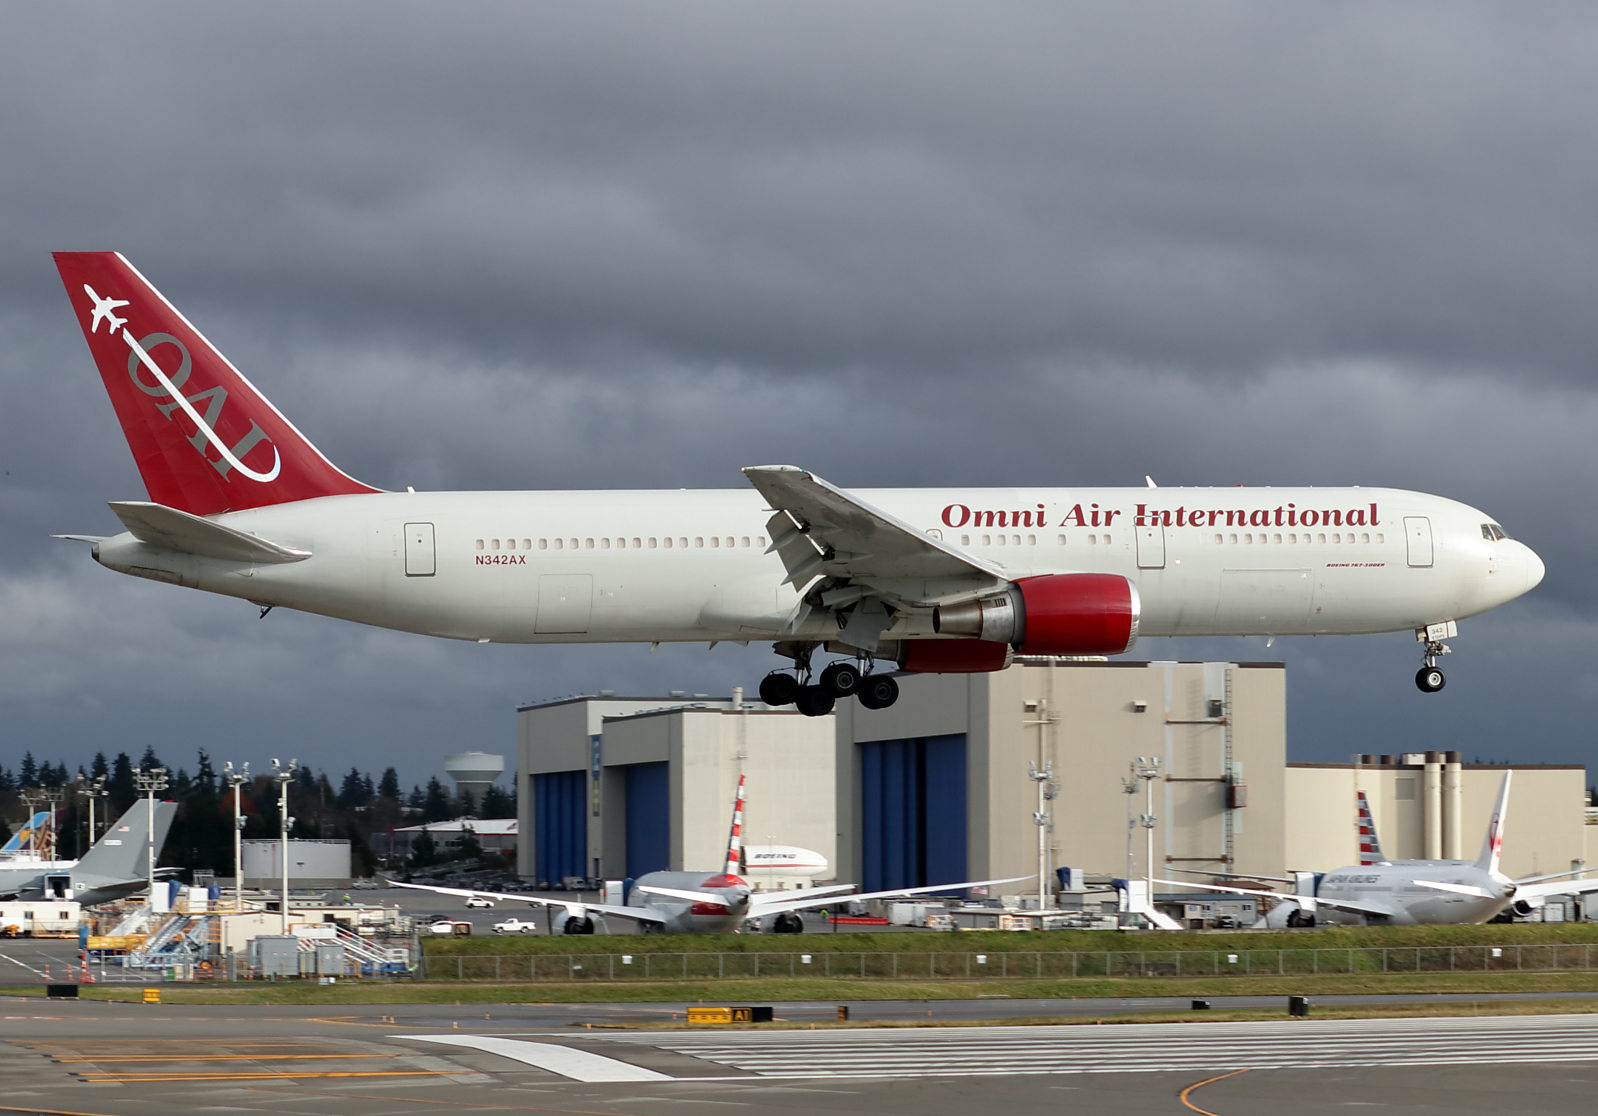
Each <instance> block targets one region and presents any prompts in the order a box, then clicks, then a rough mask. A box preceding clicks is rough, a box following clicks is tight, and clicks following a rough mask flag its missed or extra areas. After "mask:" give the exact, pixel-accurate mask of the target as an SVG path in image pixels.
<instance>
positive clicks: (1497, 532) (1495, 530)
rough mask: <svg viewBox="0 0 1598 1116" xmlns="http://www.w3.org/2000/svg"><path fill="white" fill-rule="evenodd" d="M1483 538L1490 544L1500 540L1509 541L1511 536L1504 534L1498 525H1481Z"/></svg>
mask: <svg viewBox="0 0 1598 1116" xmlns="http://www.w3.org/2000/svg"><path fill="white" fill-rule="evenodd" d="M1481 537H1482V538H1484V539H1486V540H1488V541H1489V542H1497V541H1498V540H1499V539H1507V538H1508V537H1509V536H1508V534H1506V533H1505V532H1504V529H1503V528H1502V527H1500V526H1498V524H1496V523H1483V524H1482V525H1481Z"/></svg>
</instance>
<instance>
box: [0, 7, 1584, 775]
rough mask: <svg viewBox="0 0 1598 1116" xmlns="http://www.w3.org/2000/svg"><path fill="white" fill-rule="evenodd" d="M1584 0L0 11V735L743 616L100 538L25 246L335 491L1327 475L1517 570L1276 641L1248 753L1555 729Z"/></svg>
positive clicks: (178, 740) (575, 674)
mask: <svg viewBox="0 0 1598 1116" xmlns="http://www.w3.org/2000/svg"><path fill="white" fill-rule="evenodd" d="M1594 104H1598V10H1595V9H1594V8H1593V7H1592V6H1591V5H1583V4H1575V3H1545V4H1536V5H1501V4H1478V3H1465V2H1449V3H1403V2H1395V0H1382V2H1379V3H1376V2H1369V3H1360V2H1353V3H1345V4H1336V5H1328V4H1282V3H1278V2H1269V3H1257V4H1255V3H1219V2H1218V3H1209V4H1203V5H1193V4H1188V3H1177V2H1171V3H1161V2H1152V0H1151V2H1147V3H1139V4H1126V3H1124V2H1111V3H1064V4H1061V3H1036V4H1029V3H1002V2H993V3H986V4H981V5H970V4H938V3H931V2H928V0H913V2H904V3H891V2H886V3H875V4H870V5H861V4H858V3H825V2H810V0H807V2H806V3H803V4H798V3H793V4H761V5H749V4H743V3H733V2H727V3H694V2H688V0H679V2H676V3H672V4H669V5H664V4H655V3H633V4H627V3H598V4H543V3H525V2H522V3H507V4H487V3H475V4H474V3H463V4H451V5H406V4H400V3H382V4H376V3H370V4H362V3H345V4H339V5H326V4H295V3H276V4H271V5H249V6H244V5H214V4H202V3H177V4H175V3H143V4H139V5H113V4H75V3H58V4H50V5H8V6H6V7H5V8H4V9H3V10H0V216H3V220H0V338H3V341H4V343H3V344H0V391H3V392H4V397H5V399H6V403H5V405H4V406H3V407H0V473H3V475H0V762H3V763H5V764H6V765H8V766H14V765H15V763H16V761H17V759H18V758H19V757H20V755H21V753H22V751H23V750H24V749H25V748H32V749H33V750H34V751H35V753H36V754H40V755H41V756H50V757H54V758H61V759H65V760H67V761H68V762H69V763H78V762H86V761H87V760H88V758H89V757H90V756H91V755H92V754H93V752H94V751H95V750H96V749H105V750H108V751H115V750H119V749H126V750H128V751H130V752H137V751H139V750H142V749H143V748H144V746H145V745H146V744H152V745H154V746H155V747H156V749H157V751H158V752H159V753H160V754H161V755H162V757H163V758H165V759H167V760H168V761H169V762H177V763H184V764H188V765H192V763H193V756H194V752H195V749H196V748H198V747H205V748H207V749H209V750H210V751H211V753H212V755H213V756H215V757H217V758H218V759H233V760H235V761H238V760H244V759H249V760H251V761H252V763H254V764H255V765H257V766H259V765H261V764H264V763H265V762H266V760H267V758H268V757H270V756H272V755H288V754H293V755H298V756H299V757H300V758H301V759H302V760H308V761H310V762H311V763H313V764H315V765H317V766H320V767H326V768H327V769H329V771H330V773H333V774H335V775H336V774H337V773H338V772H340V771H342V770H347V769H348V768H349V767H350V766H351V765H358V766H360V767H361V768H363V769H367V768H370V769H381V768H382V767H383V766H385V765H387V764H390V763H393V764H396V765H397V766H398V767H399V768H400V773H401V776H402V778H403V779H405V780H406V781H407V782H412V781H420V780H424V779H425V778H426V777H427V775H429V774H431V773H433V772H435V771H439V770H440V768H441V763H440V759H439V757H440V756H441V755H442V754H443V753H444V752H446V751H455V750H460V749H466V748H482V749H485V750H489V751H502V752H506V753H511V752H512V751H513V743H514V740H513V720H514V708H515V706H516V704H517V703H518V702H520V701H524V700H527V699H531V698H541V697H549V696H556V695H561V694H568V693H574V692H584V691H586V692H592V691H595V690H598V689H599V688H601V687H603V688H608V689H616V690H618V691H622V692H663V691H665V690H669V689H682V690H687V691H690V692H722V693H724V692H726V691H727V690H728V689H729V688H730V687H731V686H732V685H734V684H743V685H745V686H748V687H753V685H754V683H755V682H756V681H757V680H758V678H759V677H760V675H761V674H763V673H764V672H765V671H766V670H767V669H769V668H770V667H771V666H773V665H776V660H775V659H774V658H773V657H772V656H771V655H770V654H769V652H768V651H767V650H766V649H764V648H750V649H748V650H742V649H739V648H736V647H718V648H716V649H715V650H713V651H708V652H707V651H706V649H705V648H704V647H703V646H695V647H691V648H690V647H681V648H662V649H661V650H660V651H659V652H657V653H656V654H654V655H650V654H648V653H647V651H646V649H645V648H642V647H626V646H624V647H611V648H604V647H599V648H595V647H585V648H525V647H510V646H493V645H491V646H486V647H479V646H476V645H457V644H453V643H446V642H443V641H429V640H426V639H423V638H421V637H415V636H407V635H399V634H394V633H386V632H378V631H372V630H366V629H362V628H357V627H354V626H352V625H348V624H342V623H339V622H336V621H331V620H324V619H320V618H316V617H308V616H302V615H295V614H285V613H281V612H280V613H274V614H273V615H272V616H271V617H269V618H268V619H267V620H265V621H258V620H257V619H256V618H255V615H254V611H253V610H252V609H251V608H250V607H249V606H248V605H246V604H244V603H242V602H238V601H232V600H226V599H220V598H211V597H206V596H203V595H201V594H198V593H192V592H185V591H182V590H178V589H174V588H172V587H168V586H162V585H156V584H152V583H148V582H141V581H137V580H134V579H131V578H123V577H118V576H115V575H113V574H111V573H109V572H107V571H105V570H102V569H100V568H99V567H97V566H95V565H94V564H93V562H92V561H91V560H90V559H89V557H88V555H87V554H86V553H85V552H84V548H83V547H81V546H79V545H75V544H68V543H61V542H54V541H52V540H50V539H49V538H48V537H47V536H48V535H49V534H50V533H51V532H59V531H80V532H101V533H110V532H111V531H113V530H115V529H116V522H115V520H114V518H113V517H112V516H111V514H110V512H109V511H108V510H107V509H106V507H105V501H106V500H108V499H129V498H132V499H138V498H143V497H144V491H143V488H142V485H141V484H140V482H139V479H138V475H137V473H136V472H135V470H134V468H133V463H132V460H131V457H130V455H129V453H128V451H127V448H126V445H125V443H124V442H123V440H122V437H121V433H120V430H119V429H118V427H117V425H116V423H115V421H114V418H113V415H112V412H111V408H110V406H109V404H108V402H107V400H106V398H105V396H104V393H103V391H102V390H101V388H100V385H99V381H98V377H97V376H96V374H95V372H94V368H93V365H92V363H91V361H90V359H89V355H88V352H87V350H86V348H85V346H84V343H83V339H82V337H81V335H80V334H79V331H78V329H77V327H76V324H75V322H74V320H73V317H72V315H71V312H70V310H69V307H68V305H67V302H66V298H65V296H64V294H63V292H62V289H61V285H60V282H59V280H58V278H57V276H56V274H55V271H54V268H53V266H52V264H51V261H50V257H49V253H50V251H52V250H58V249H116V250H119V251H122V252H124V253H125V254H127V255H128V257H129V258H130V259H131V260H132V261H133V262H134V264H135V265H136V266H137V267H139V268H140V269H141V270H142V271H143V272H144V273H145V274H146V275H147V276H148V277H149V278H150V279H151V280H152V281H153V282H154V283H155V284H156V285H157V286H158V287H160V288H161V289H162V290H163V291H164V293H166V294H167V296H168V297H170V298H171V299H172V300H173V301H174V302H176V303H177V305H178V306H180V307H181V308H182V309H183V310H184V311H185V313H186V314H187V315H188V316H189V317H190V318H191V319H192V320H193V321H194V322H195V323H196V324H197V325H198V326H199V327H200V328H201V329H202V330H204V331H205V332H206V333H207V334H208V335H209V336H210V337H211V339H212V340H213V341H215V342H216V343H217V344H218V345H219V346H220V347H221V348H222V349H223V351H224V352H226V353H228V355H229V356H230V357H231V358H232V359H233V360H234V361H235V363H237V364H238V365H239V366H240V367H241V368H242V369H244V371H245V372H246V374H247V375H249V376H250V377H251V378H252V379H253V380H254V381H255V383H256V384H257V385H258V386H260V387H261V388H262V389H263V390H264V391H265V392H266V393H267V394H268V395H270V396H271V397H272V399H273V400H274V402H276V403H277V405H278V406H279V407H280V408H281V409H282V410H283V411H284V412H285V413H286V414H288V415H289V416H290V417H291V418H292V419H293V420H294V421H295V422H296V423H297V424H298V425H299V426H300V428H301V429H302V430H304V431H305V432H306V433H307V434H308V435H309V436H310V437H311V438H312V439H313V440H314V441H316V442H317V444H318V445H319V446H320V447H321V448H322V449H323V450H324V451H325V452H326V453H327V454H328V455H329V456H331V457H332V458H333V459H334V460H335V461H337V462H338V463H339V464H340V465H341V466H342V467H344V468H345V469H346V470H348V471H349V472H351V473H352V474H354V475H355V476H357V477H360V478H361V479H363V480H366V481H368V482H370V483H373V484H376V485H380V486H383V487H390V488H397V487H403V486H404V485H407V484H410V485H415V486H417V487H419V488H422V487H426V488H538V487H548V488H564V487H576V488H604V487H611V486H623V487H680V486H696V487H697V486H704V487H712V486H723V487H733V486H736V485H738V484H740V483H741V478H740V476H739V474H738V467H739V466H740V465H745V464H751V463H757V462H766V461H792V462H796V463H799V464H803V465H806V466H808V467H810V468H812V469H814V470H816V471H817V472H818V473H820V474H821V475H823V476H825V477H827V478H828V479H830V480H832V481H834V482H836V483H839V484H842V485H845V486H877V485H894V484H925V485H944V484H947V485H969V484H995V485H1008V484H1032V485H1044V484H1048V485H1066V484H1132V485H1135V484H1141V482H1142V478H1143V475H1144V474H1145V473H1151V474H1153V475H1154V477H1155V478H1156V479H1158V480H1159V481H1160V482H1161V483H1162V484H1164V485H1178V484H1192V485H1231V484H1239V483H1244V484H1282V485H1285V484H1370V485H1377V484H1382V485H1393V486H1398V487H1407V488H1416V489H1422V490H1425V491H1429V492H1435V493H1439V494H1442V495H1446V496H1450V497H1454V498H1457V499H1460V500H1463V501H1466V502H1467V503H1471V504H1474V505H1476V506H1479V507H1481V508H1484V509H1486V510H1487V511H1488V512H1489V513H1490V514H1492V515H1494V516H1495V517H1497V518H1498V519H1499V520H1500V521H1501V522H1503V523H1504V524H1505V525H1506V526H1507V527H1508V528H1509V530H1510V531H1511V532H1512V533H1513V534H1514V535H1516V536H1517V537H1519V538H1521V539H1524V540H1525V541H1526V542H1528V543H1529V544H1530V545H1531V546H1532V547H1534V548H1535V549H1536V550H1537V551H1538V552H1539V553H1540V554H1541V555H1542V556H1543V558H1544V559H1545V561H1546V562H1547V565H1548V578H1547V580H1546V581H1545V582H1544V584H1543V586H1542V587H1541V588H1539V589H1538V590H1537V591H1535V592H1534V593H1533V594H1532V595H1531V596H1529V597H1527V598H1524V599H1522V600H1521V601H1519V602H1516V603H1514V604H1511V605H1509V606H1507V607H1505V608H1503V609H1501V610H1499V611H1497V612H1495V613H1492V614H1489V615H1487V616H1485V617H1481V618H1478V619H1473V620H1470V621H1467V622H1465V623H1464V624H1462V626H1461V627H1462V630H1461V635H1460V638H1459V639H1458V640H1457V641H1455V642H1454V647H1455V652H1456V653H1455V654H1454V655H1453V656H1451V658H1450V660H1449V661H1447V663H1446V664H1445V665H1447V666H1448V668H1449V670H1450V676H1451V685H1450V687H1449V689H1448V690H1446V691H1445V692H1444V693H1443V694H1441V695H1437V696H1432V697H1427V696H1424V695H1421V694H1420V693H1418V692H1417V691H1416V690H1415V688H1414V685H1413V682H1412V675H1413V673H1414V670H1415V668H1416V667H1417V666H1418V665H1419V656H1418V650H1417V648H1416V646H1415V644H1414V643H1413V641H1412V636H1410V635H1408V634H1404V633H1400V634H1397V635H1390V636H1374V637H1356V638H1339V639H1320V640H1308V639H1305V640H1280V641H1278V642H1277V643H1276V644H1275V646H1273V647H1271V648H1270V649H1267V648H1266V647H1265V646H1264V641H1263V640H1212V641H1166V640H1149V641H1145V642H1144V643H1142V644H1140V645H1139V646H1138V647H1137V649H1136V651H1135V657H1152V658H1184V659H1191V658H1200V657H1217V658H1233V659H1239V658H1241V659H1283V660H1285V661H1286V662H1287V664H1288V669H1289V702H1290V708H1289V734H1290V750H1291V758H1295V759H1304V760H1335V759H1342V758H1344V757H1346V755H1347V754H1348V753H1349V752H1353V751H1399V750H1404V749H1407V748H1420V747H1447V748H1458V749H1460V750H1462V751H1464V752H1465V753H1466V755H1467V757H1473V756H1478V755H1479V756H1482V757H1489V756H1491V757H1498V758H1513V759H1516V760H1522V761H1526V762H1588V761H1589V760H1590V759H1591V758H1593V757H1592V745H1591V732H1590V729H1589V727H1588V726H1589V724H1590V723H1591V722H1592V721H1593V719H1594V717H1595V715H1598V669H1595V667H1594V651H1595V650H1598V628H1595V620H1598V592H1595V587H1594V583H1593V579H1592V578H1591V577H1590V576H1589V563H1590V560H1591V555H1592V554H1593V553H1594V552H1595V550H1598V538H1595V529H1594V516H1593V512H1592V499H1591V493H1592V490H1593V480H1594V466H1595V452H1594V445H1593V437H1592V435H1591V434H1590V431H1591V430H1593V429H1594V427H1595V420H1598V390H1595V387H1598V385H1595V382H1594V375H1593V364H1594V357H1595V354H1598V314H1595V313H1594V308H1593V306H1592V299H1593V296H1594V293H1595V291H1598V283H1595V280H1598V262H1595V261H1598V253H1595V252H1594V244H1595V240H1598V143H1595V139H1598V135H1595V133H1598V122H1595V118H1594V115H1593V112H1592V106H1593V105H1594Z"/></svg>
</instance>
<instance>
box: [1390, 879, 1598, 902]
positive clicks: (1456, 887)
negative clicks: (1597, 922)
mask: <svg viewBox="0 0 1598 1116" xmlns="http://www.w3.org/2000/svg"><path fill="white" fill-rule="evenodd" d="M1410 882H1411V883H1412V884H1414V885H1415V886H1416V887H1429V888H1431V889H1432V890H1433V891H1447V892H1451V893H1453V894H1455V895H1469V896H1470V897H1471V898H1473V899H1502V898H1503V896H1502V895H1499V894H1497V893H1495V892H1491V891H1488V890H1487V889H1486V888H1485V887H1477V886H1475V885H1474V884H1458V883H1448V882H1446V881H1444V880H1411V881H1410ZM1593 884H1594V886H1598V880H1594V881H1593Z"/></svg>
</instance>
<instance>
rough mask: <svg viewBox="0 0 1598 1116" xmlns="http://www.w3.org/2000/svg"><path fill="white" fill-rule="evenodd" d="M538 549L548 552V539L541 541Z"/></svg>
mask: <svg viewBox="0 0 1598 1116" xmlns="http://www.w3.org/2000/svg"><path fill="white" fill-rule="evenodd" d="M538 549H539V550H548V549H549V540H548V539H539V540H538Z"/></svg>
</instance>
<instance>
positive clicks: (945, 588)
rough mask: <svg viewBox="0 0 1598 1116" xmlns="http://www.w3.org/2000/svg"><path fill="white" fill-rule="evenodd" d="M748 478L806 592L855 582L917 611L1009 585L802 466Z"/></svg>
mask: <svg viewBox="0 0 1598 1116" xmlns="http://www.w3.org/2000/svg"><path fill="white" fill-rule="evenodd" d="M744 475H745V476H746V477H748V478H749V482H750V483H751V484H753V485H754V486H755V489H756V490H757V491H758V492H759V493H760V494H761V495H762V496H764V497H765V498H766V502H767V503H768V504H770V505H771V507H772V508H773V509H774V510H775V511H776V512H777V513H778V514H777V516H775V517H773V519H772V520H770V521H769V522H768V524H767V527H768V529H769V530H770V531H771V538H772V547H771V548H772V549H773V550H776V551H777V553H778V554H779V555H780V556H781V557H782V560H783V565H784V566H785V567H786V568H787V571H788V577H787V583H791V584H794V585H798V586H800V587H801V588H803V586H805V585H807V584H808V583H809V582H810V581H811V580H812V579H813V578H815V577H817V576H820V575H826V576H831V577H847V578H853V579H855V580H857V581H860V582H862V583H864V584H866V585H869V586H871V587H873V588H874V589H877V590H878V591H879V592H880V593H881V594H882V595H883V596H884V597H886V598H887V599H889V600H890V601H892V602H894V603H898V604H903V605H907V606H909V607H931V606H932V605H933V604H937V603H945V602H948V601H952V600H957V599H963V598H969V597H971V596H975V595H979V594H982V593H987V592H991V591H993V590H995V589H999V588H1002V587H1003V586H1004V585H1006V584H1007V583H1008V582H1007V580H1006V579H1005V577H1004V576H1003V574H1002V573H1001V572H999V570H998V569H997V568H995V567H992V566H990V565H988V564H987V563H985V562H983V561H981V560H980V559H978V558H976V557H975V556H974V555H970V554H966V553H965V552H964V551H961V550H959V549H958V548H956V547H953V546H950V545H948V544H947V543H945V542H944V541H943V540H942V539H937V538H933V537H932V536H931V535H928V534H926V533H925V532H923V531H921V530H919V529H917V528H916V527H914V526H912V525H911V524H909V523H906V522H905V521H903V520H902V519H899V518H898V517H896V516H893V515H890V514H889V513H888V512H885V511H883V510H882V509H880V508H876V507H873V506H871V505H870V504H868V503H866V502H865V501H863V500H860V499H857V498H856V497H854V496H852V495H850V494H849V493H847V492H845V491H844V490H843V489H841V488H838V487H837V486H836V485H832V484H829V483H828V482H827V481H824V480H822V479H821V478H820V477H818V476H816V475H815V474H814V473H810V472H807V471H805V470H804V469H801V468H799V467H797V466H794V465H750V466H747V467H746V468H745V469H744ZM929 590H930V592H929Z"/></svg>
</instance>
